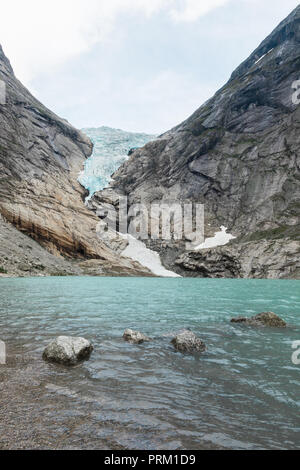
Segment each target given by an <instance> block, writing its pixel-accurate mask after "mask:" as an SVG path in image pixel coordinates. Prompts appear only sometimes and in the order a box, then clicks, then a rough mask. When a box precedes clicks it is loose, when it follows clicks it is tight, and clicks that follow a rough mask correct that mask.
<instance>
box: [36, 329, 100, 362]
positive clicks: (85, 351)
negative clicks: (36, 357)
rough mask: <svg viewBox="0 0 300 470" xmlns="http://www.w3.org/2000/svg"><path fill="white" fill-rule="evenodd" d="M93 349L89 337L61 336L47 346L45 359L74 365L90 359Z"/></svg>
mask: <svg viewBox="0 0 300 470" xmlns="http://www.w3.org/2000/svg"><path fill="white" fill-rule="evenodd" d="M93 349H94V347H93V345H92V344H91V343H90V341H88V340H87V339H84V338H74V337H70V336H59V337H58V338H56V339H55V340H54V341H52V342H51V343H50V344H49V345H48V346H47V347H46V349H45V351H44V353H43V359H44V360H45V361H48V362H54V363H57V364H64V365H69V366H72V365H75V364H78V363H79V362H81V361H84V360H86V359H89V357H90V355H91V353H92V351H93Z"/></svg>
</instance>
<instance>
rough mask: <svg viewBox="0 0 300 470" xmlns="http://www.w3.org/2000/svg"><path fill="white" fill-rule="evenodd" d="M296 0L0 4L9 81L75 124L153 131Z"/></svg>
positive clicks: (221, 76) (220, 78)
mask: <svg viewBox="0 0 300 470" xmlns="http://www.w3.org/2000/svg"><path fill="white" fill-rule="evenodd" d="M298 3H299V2H298V1H297V0H284V1H283V0H51V2H45V1H41V0H26V1H24V0H9V1H7V0H0V8H1V9H0V43H1V44H2V46H3V48H4V51H5V53H6V54H7V56H8V57H9V59H10V60H11V63H12V65H13V67H14V70H15V73H16V75H17V77H18V78H19V79H20V80H21V81H22V82H23V83H24V84H25V85H26V86H27V87H28V88H29V89H30V91H31V92H33V93H34V94H35V96H36V97H37V98H38V99H40V100H41V101H42V102H43V103H44V104H46V105H47V106H48V107H49V108H51V109H52V110H53V111H55V112H56V113H57V114H59V115H60V116H62V117H64V118H66V119H68V120H69V121H70V122H71V123H72V124H74V125H75V126H77V127H98V126H101V125H107V126H111V127H116V128H121V129H124V130H130V131H141V132H148V133H161V132H163V131H165V130H167V129H169V128H171V127H173V126H174V125H176V124H178V123H179V122H181V121H182V120H183V119H185V118H186V117H188V116H189V115H190V114H191V113H192V112H193V111H194V110H195V109H197V108H198V107H199V106H200V105H201V104H202V103H203V102H204V101H205V100H206V99H207V98H209V97H210V96H211V95H212V94H213V93H214V92H215V91H217V89H218V88H220V86H222V85H223V84H224V83H225V82H226V81H227V80H228V78H229V76H230V74H231V72H232V71H233V70H234V69H235V68H236V67H237V66H238V65H239V64H240V62H241V61H242V60H244V59H245V58H246V57H247V56H248V55H249V54H250V53H251V52H252V50H253V49H255V48H256V47H257V46H258V44H259V43H260V42H261V41H262V40H263V39H264V38H265V37H266V36H267V35H268V34H269V33H270V32H271V31H272V29H274V27H275V26H277V24H278V23H279V22H280V21H281V20H282V19H284V18H285V17H286V16H287V15H288V14H289V13H290V12H291V11H292V9H293V8H295V7H296V6H297V5H298Z"/></svg>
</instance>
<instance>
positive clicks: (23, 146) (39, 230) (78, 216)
mask: <svg viewBox="0 0 300 470" xmlns="http://www.w3.org/2000/svg"><path fill="white" fill-rule="evenodd" d="M0 81H1V82H2V83H3V82H4V83H5V86H6V101H5V103H3V102H2V104H0V214H1V215H2V216H3V217H4V220H5V222H3V224H6V225H3V227H4V226H5V227H6V228H7V230H8V231H9V233H11V234H14V231H13V230H12V228H9V225H8V224H9V223H11V224H12V225H13V226H14V227H16V228H17V229H18V230H19V231H21V232H23V233H24V234H26V235H28V236H30V237H31V238H33V239H34V240H35V241H37V242H38V243H39V244H40V245H42V246H43V247H44V248H46V249H47V250H48V251H49V252H51V253H52V254H54V255H57V256H63V257H67V258H70V259H78V258H80V259H82V260H85V259H98V260H100V261H103V263H104V266H105V268H104V272H105V273H110V272H111V271H112V272H113V273H115V272H118V270H120V271H122V272H124V271H125V272H127V273H128V274H130V273H131V272H133V273H134V274H136V273H137V272H139V273H144V274H149V271H148V270H146V269H143V268H142V267H141V266H140V265H139V266H138V263H134V265H130V262H129V260H128V259H125V258H122V257H120V256H119V255H118V254H116V253H115V252H114V251H113V250H111V249H110V247H109V246H107V245H106V244H105V243H103V242H102V241H101V240H100V239H99V238H98V237H97V236H96V225H97V223H98V221H99V220H98V218H97V217H95V216H94V215H93V214H92V213H91V212H90V211H89V210H88V209H87V208H86V207H85V205H84V202H83V200H84V196H85V195H86V194H85V190H84V189H83V188H82V187H81V186H80V184H79V183H78V182H77V177H78V174H79V172H80V170H81V169H82V166H83V163H84V160H85V159H86V158H87V157H89V156H90V155H91V153H92V143H91V142H90V140H89V139H88V138H87V137H86V136H85V135H84V134H83V133H81V132H79V131H77V130H76V129H74V128H73V127H72V126H71V125H70V124H69V123H68V122H67V121H65V120H64V119H60V118H58V117H57V116H56V115H55V114H54V113H52V112H51V111H49V110H48V109H47V108H46V107H44V106H43V105H42V104H41V103H40V102H39V101H38V100H36V99H35V98H34V97H33V96H32V95H31V94H30V93H29V92H28V90H27V89H26V88H24V87H23V85H22V84H21V83H20V82H19V81H18V80H17V79H16V77H15V75H14V73H13V70H12V67H11V65H10V63H9V61H8V59H7V58H6V56H5V55H4V53H3V50H2V48H1V46H0ZM4 243H5V240H4ZM7 248H8V250H9V247H7ZM2 250H3V246H2ZM46 258H47V257H45V263H46V264H47V259H46ZM52 261H53V260H51V263H52ZM2 264H3V263H2ZM75 272H77V269H76V270H75Z"/></svg>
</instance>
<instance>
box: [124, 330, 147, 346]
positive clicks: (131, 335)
mask: <svg viewBox="0 0 300 470" xmlns="http://www.w3.org/2000/svg"><path fill="white" fill-rule="evenodd" d="M123 338H124V340H125V341H128V342H129V343H132V344H142V343H144V342H149V341H150V338H148V336H146V335H144V334H143V333H140V332H139V331H133V330H130V329H127V330H125V332H124V335H123Z"/></svg>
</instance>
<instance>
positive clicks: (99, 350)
mask: <svg viewBox="0 0 300 470" xmlns="http://www.w3.org/2000/svg"><path fill="white" fill-rule="evenodd" d="M264 311H274V312H275V313H277V314H278V315H280V316H281V317H282V318H283V319H284V320H286V321H287V323H288V327H287V328H286V329H278V330H276V329H272V328H271V329H269V328H254V327H249V326H245V325H244V326H241V325H237V324H231V323H230V319H231V318H232V317H233V316H239V315H246V316H251V315H253V314H256V313H260V312H264ZM126 328H133V329H136V330H139V331H142V332H143V333H145V334H147V335H148V336H150V337H151V338H152V341H151V342H150V343H146V344H141V345H138V346H137V345H132V344H128V343H126V342H124V340H123V339H122V335H123V332H124V330H125V329H126ZM182 328H190V329H191V330H192V331H194V332H195V333H196V334H197V335H199V336H200V338H201V339H203V341H205V343H206V345H207V352H206V353H204V354H202V355H198V356H197V355H186V354H181V353H178V352H175V350H174V349H173V346H172V345H171V344H170V341H171V339H172V335H173V334H174V332H176V331H178V330H180V329H182ZM59 335H67V336H69V335H70V336H83V337H85V338H87V339H90V340H91V341H92V342H93V344H94V347H95V350H94V352H93V354H92V356H91V358H90V360H89V361H87V362H84V363H82V364H80V365H78V366H76V367H71V368H67V367H63V366H57V365H51V364H47V363H45V362H43V360H42V352H43V349H44V348H45V346H46V345H47V344H48V343H49V341H51V340H52V339H53V338H54V337H56V336H59ZM0 339H1V340H2V341H4V342H5V344H6V352H7V358H6V364H5V365H0V448H2V449H6V448H11V449H13V448H52V449H77V448H80V449H214V448H216V449H224V448H225V449H262V448H264V449H293V448H297V447H299V442H300V441H299V437H300V429H299V427H300V413H299V373H300V365H297V362H298V361H297V360H295V359H296V358H297V357H298V358H299V357H300V354H299V355H298V356H297V351H296V350H295V349H293V345H294V346H295V344H294V343H295V342H296V341H300V282H299V281H272V280H205V279H181V278H175V279H156V278H152V279H151V278H145V279H142V278H136V279H132V278H131V279H130V278H75V277H74V278H71V277H68V278H63V277H62V278H34V279H1V280H0ZM298 349H299V346H298ZM293 353H294V360H292V355H293Z"/></svg>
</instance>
